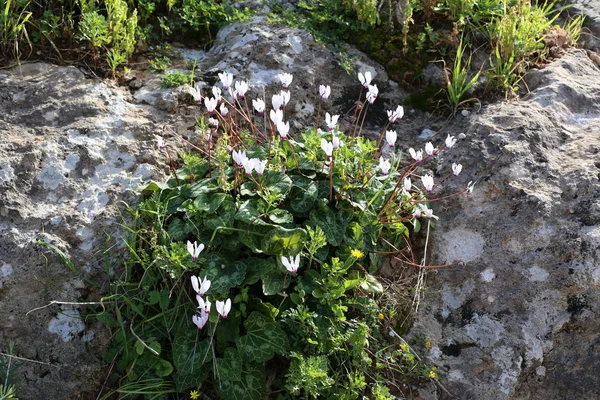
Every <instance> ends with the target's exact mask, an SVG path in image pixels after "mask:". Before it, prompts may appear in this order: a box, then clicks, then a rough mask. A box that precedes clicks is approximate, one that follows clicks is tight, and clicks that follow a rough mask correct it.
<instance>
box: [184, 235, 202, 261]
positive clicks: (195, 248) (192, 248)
mask: <svg viewBox="0 0 600 400" xmlns="http://www.w3.org/2000/svg"><path fill="white" fill-rule="evenodd" d="M202 250H204V244H202V243H200V245H197V244H196V242H194V243H193V244H192V242H190V241H189V240H188V241H187V251H188V252H189V253H190V255H191V256H192V260H197V259H198V256H199V255H200V253H202Z"/></svg>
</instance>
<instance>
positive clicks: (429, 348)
mask: <svg viewBox="0 0 600 400" xmlns="http://www.w3.org/2000/svg"><path fill="white" fill-rule="evenodd" d="M425 350H427V351H429V350H431V339H427V341H426V342H425Z"/></svg>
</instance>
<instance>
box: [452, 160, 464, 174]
mask: <svg viewBox="0 0 600 400" xmlns="http://www.w3.org/2000/svg"><path fill="white" fill-rule="evenodd" d="M460 171H462V165H461V164H456V163H452V173H453V174H454V176H458V174H460Z"/></svg>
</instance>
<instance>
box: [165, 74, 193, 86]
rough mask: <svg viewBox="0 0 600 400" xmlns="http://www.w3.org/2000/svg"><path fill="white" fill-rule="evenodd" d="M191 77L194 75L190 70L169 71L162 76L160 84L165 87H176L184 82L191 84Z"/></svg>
mask: <svg viewBox="0 0 600 400" xmlns="http://www.w3.org/2000/svg"><path fill="white" fill-rule="evenodd" d="M193 79H194V76H193V73H191V72H182V71H171V72H167V73H166V74H165V76H163V79H162V85H163V87H166V88H170V87H177V86H181V85H185V84H186V83H188V84H191V83H192V81H193Z"/></svg>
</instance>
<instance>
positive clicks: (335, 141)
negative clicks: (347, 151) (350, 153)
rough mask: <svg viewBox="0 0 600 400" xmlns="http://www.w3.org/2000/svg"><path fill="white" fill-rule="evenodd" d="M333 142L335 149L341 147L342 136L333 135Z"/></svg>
mask: <svg viewBox="0 0 600 400" xmlns="http://www.w3.org/2000/svg"><path fill="white" fill-rule="evenodd" d="M331 143H332V144H333V149H334V150H335V149H337V148H338V147H340V138H339V137H337V136H335V135H333V139H331Z"/></svg>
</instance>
